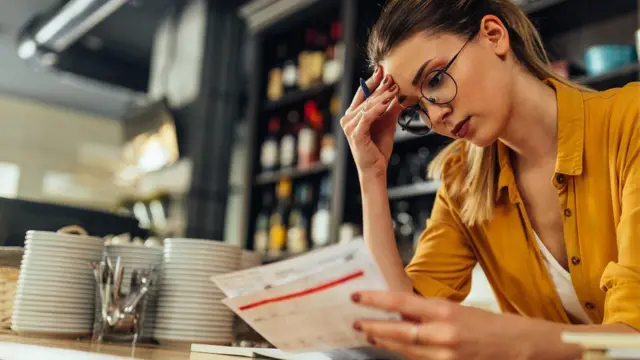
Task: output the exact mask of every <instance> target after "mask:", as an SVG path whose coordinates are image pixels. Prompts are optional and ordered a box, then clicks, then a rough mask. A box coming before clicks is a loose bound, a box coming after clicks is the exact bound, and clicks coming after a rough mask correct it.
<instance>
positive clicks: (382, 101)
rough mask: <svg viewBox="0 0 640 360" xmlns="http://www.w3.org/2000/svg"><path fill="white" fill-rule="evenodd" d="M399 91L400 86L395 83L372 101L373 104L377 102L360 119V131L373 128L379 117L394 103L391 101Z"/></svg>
mask: <svg viewBox="0 0 640 360" xmlns="http://www.w3.org/2000/svg"><path fill="white" fill-rule="evenodd" d="M397 91H398V86H397V85H394V86H393V87H392V88H391V89H389V90H387V91H386V92H385V93H384V94H383V95H382V96H379V97H378V98H377V99H376V100H374V101H372V104H376V105H374V106H373V108H371V109H369V110H367V111H366V112H365V115H364V116H363V117H362V119H360V120H359V121H358V128H362V130H358V131H369V130H370V129H371V125H372V124H373V123H374V122H375V121H376V120H377V119H378V118H380V116H382V115H384V114H385V113H386V112H387V110H388V109H389V108H390V106H391V105H392V104H391V103H392V102H393V101H394V99H395V98H396V93H397Z"/></svg>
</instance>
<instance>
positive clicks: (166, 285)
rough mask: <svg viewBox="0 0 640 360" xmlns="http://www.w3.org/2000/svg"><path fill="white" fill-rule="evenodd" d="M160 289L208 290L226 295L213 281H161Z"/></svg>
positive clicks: (207, 291) (208, 291)
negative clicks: (191, 282)
mask: <svg viewBox="0 0 640 360" xmlns="http://www.w3.org/2000/svg"><path fill="white" fill-rule="evenodd" d="M160 289H162V290H163V291H188V292H206V293H212V294H214V295H215V294H220V295H224V293H223V292H222V290H220V289H218V287H217V286H215V285H214V284H213V283H208V284H207V283H195V284H190V283H183V282H171V281H163V282H162V283H160Z"/></svg>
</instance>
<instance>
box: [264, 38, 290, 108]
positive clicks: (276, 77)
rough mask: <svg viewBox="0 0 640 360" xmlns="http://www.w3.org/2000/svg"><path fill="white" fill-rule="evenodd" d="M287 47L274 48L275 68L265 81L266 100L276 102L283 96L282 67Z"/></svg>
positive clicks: (281, 45)
mask: <svg viewBox="0 0 640 360" xmlns="http://www.w3.org/2000/svg"><path fill="white" fill-rule="evenodd" d="M286 53H287V47H286V45H284V44H280V45H278V47H277V48H276V62H277V63H276V66H275V67H273V68H272V69H271V70H269V78H268V81H267V99H268V100H269V101H277V100H279V99H280V98H281V97H282V96H283V95H284V83H283V66H284V62H285V58H286V56H287V55H286Z"/></svg>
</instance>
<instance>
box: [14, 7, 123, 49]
mask: <svg viewBox="0 0 640 360" xmlns="http://www.w3.org/2000/svg"><path fill="white" fill-rule="evenodd" d="M127 2H129V0H70V1H68V2H66V3H65V4H64V5H63V6H62V7H61V8H60V9H59V10H57V11H55V12H54V13H53V15H51V16H49V17H47V18H44V19H41V21H39V22H38V24H34V25H35V26H32V27H31V29H28V30H27V31H26V33H24V34H23V35H22V36H21V39H20V42H19V44H18V56H20V57H21V58H22V59H25V60H27V59H30V58H31V57H33V56H34V55H36V54H38V53H40V52H43V51H44V52H52V53H61V52H63V51H64V50H66V49H67V48H69V47H70V46H71V45H72V44H73V43H75V42H76V41H78V39H80V38H81V37H82V36H84V35H85V34H86V33H87V32H89V30H91V29H92V28H93V27H95V26H96V25H98V24H99V23H100V22H101V21H102V20H104V19H105V18H107V17H108V16H110V15H111V14H113V13H114V12H115V11H117V10H118V9H119V8H121V7H122V6H123V5H125V4H126V3H127Z"/></svg>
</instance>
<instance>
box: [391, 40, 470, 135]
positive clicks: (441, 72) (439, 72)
mask: <svg viewBox="0 0 640 360" xmlns="http://www.w3.org/2000/svg"><path fill="white" fill-rule="evenodd" d="M475 35H476V34H473V35H472V36H470V37H469V38H468V39H467V41H466V42H465V43H464V44H463V45H462V47H461V48H460V50H458V52H457V53H456V54H455V55H454V56H453V58H451V60H449V62H448V63H447V64H446V65H445V66H444V67H443V68H442V69H435V70H431V71H430V72H429V73H428V74H427V75H426V76H425V77H424V78H423V79H422V81H421V82H420V98H419V99H418V102H416V103H415V104H414V105H412V106H408V107H406V108H405V109H404V110H402V111H401V112H400V115H399V117H398V125H400V128H401V129H402V130H403V131H407V132H409V133H411V134H414V135H426V134H428V133H430V132H431V129H433V124H432V123H431V117H429V113H428V111H427V109H425V108H424V107H423V106H422V104H420V101H421V100H422V99H425V100H426V101H428V102H430V103H432V104H436V105H446V104H449V103H451V102H452V101H453V100H454V99H455V98H456V96H458V83H457V82H456V79H455V78H454V77H453V76H452V75H451V74H450V73H449V72H448V70H449V68H450V67H451V65H453V63H454V62H455V61H456V59H457V58H458V56H459V55H460V53H461V52H462V50H464V48H465V47H466V46H467V44H468V43H469V42H470V41H471V39H473V38H474V37H475ZM431 74H435V75H433V76H432V75H431ZM437 76H448V77H449V78H450V79H451V81H453V85H454V87H455V89H456V91H455V93H454V95H453V97H451V99H449V100H447V101H443V102H438V99H436V98H433V97H431V98H429V97H427V96H425V94H424V92H423V90H422V89H423V88H424V86H423V85H424V82H425V81H427V80H432V79H434V78H435V77H437ZM419 111H421V112H422V113H423V114H424V115H425V116H426V117H427V120H429V124H426V125H427V126H428V128H427V130H426V131H413V130H411V129H409V127H408V126H406V125H408V124H410V123H411V121H412V120H410V121H409V122H408V123H406V124H405V125H403V124H402V123H401V121H400V119H401V118H402V117H407V116H408V117H411V118H416V117H417V118H418V119H419V118H420V116H419V115H418V116H415V114H416V113H417V112H419ZM419 121H422V120H419Z"/></svg>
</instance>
